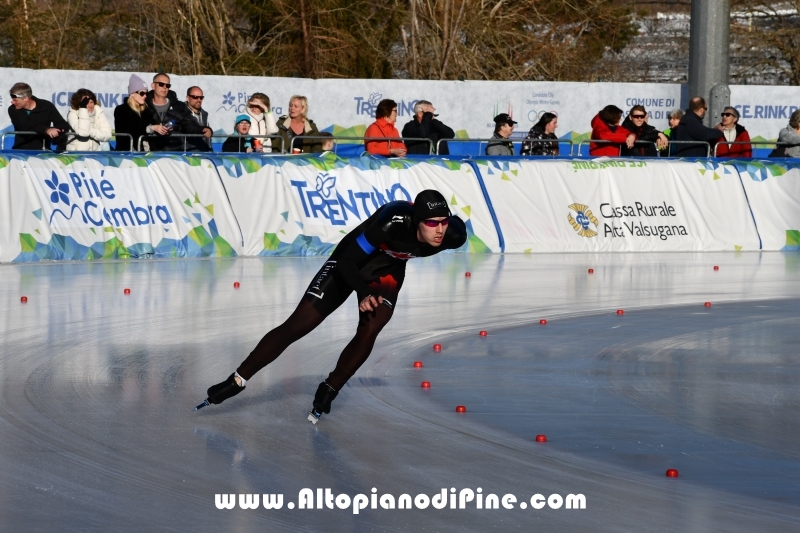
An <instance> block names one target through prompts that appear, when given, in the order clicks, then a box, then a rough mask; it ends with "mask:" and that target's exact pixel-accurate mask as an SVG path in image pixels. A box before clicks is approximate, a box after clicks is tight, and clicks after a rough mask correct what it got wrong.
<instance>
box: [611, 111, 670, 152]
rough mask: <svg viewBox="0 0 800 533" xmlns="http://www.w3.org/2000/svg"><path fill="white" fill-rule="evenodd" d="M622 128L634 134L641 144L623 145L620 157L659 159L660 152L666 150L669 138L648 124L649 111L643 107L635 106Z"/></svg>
mask: <svg viewBox="0 0 800 533" xmlns="http://www.w3.org/2000/svg"><path fill="white" fill-rule="evenodd" d="M622 127H623V128H625V129H626V130H628V131H629V132H631V133H633V134H634V135H635V136H636V140H637V141H640V142H639V144H636V142H633V143H631V144H623V145H622V146H621V148H620V152H619V155H621V156H627V157H658V150H661V149H662V148H666V147H667V144H668V140H667V137H666V136H665V135H664V134H663V133H661V132H660V131H658V130H657V129H655V128H654V127H653V126H651V125H650V124H648V123H647V111H646V110H645V108H644V106H643V105H635V106H633V107H632V108H631V111H630V113H628V116H627V117H625V120H624V121H623V123H622Z"/></svg>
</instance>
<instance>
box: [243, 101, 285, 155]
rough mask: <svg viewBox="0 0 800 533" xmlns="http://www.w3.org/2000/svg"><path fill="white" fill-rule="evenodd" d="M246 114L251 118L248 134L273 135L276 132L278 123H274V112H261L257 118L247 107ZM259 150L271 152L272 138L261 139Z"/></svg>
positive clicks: (266, 152)
mask: <svg viewBox="0 0 800 533" xmlns="http://www.w3.org/2000/svg"><path fill="white" fill-rule="evenodd" d="M247 114H248V115H250V118H251V119H252V120H251V121H250V133H249V134H248V135H275V134H276V133H278V125H277V124H276V123H275V113H273V112H272V111H270V112H269V113H262V114H261V115H260V116H259V117H258V118H256V117H255V116H253V114H252V113H250V109H249V108H248V109H247ZM261 147H262V148H261V151H262V152H264V153H265V154H268V153H270V152H272V139H261Z"/></svg>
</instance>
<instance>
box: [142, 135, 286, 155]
mask: <svg viewBox="0 0 800 533" xmlns="http://www.w3.org/2000/svg"><path fill="white" fill-rule="evenodd" d="M170 137H172V138H182V139H183V153H186V152H187V150H186V148H187V146H188V145H187V139H190V138H195V139H197V138H203V139H208V140H209V141H210V140H212V139H228V137H242V138H245V137H251V138H253V139H280V138H281V136H280V135H278V134H273V135H250V134H247V135H239V134H236V133H234V134H233V135H215V134H212V135H211V136H210V137H206V136H205V134H203V133H169V134H167V135H159V134H158V133H148V134H146V135H142V136H141V137H139V144H138V146H137V150H138V151H139V152H141V151H142V146H143V144H144V141H145V139H169V138H170ZM208 148H209V150H208V151H211V146H209V147H208ZM281 153H283V151H281Z"/></svg>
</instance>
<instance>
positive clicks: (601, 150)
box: [589, 105, 636, 157]
mask: <svg viewBox="0 0 800 533" xmlns="http://www.w3.org/2000/svg"><path fill="white" fill-rule="evenodd" d="M620 120H622V109H620V108H618V107H617V106H615V105H607V106H605V107H604V108H603V109H601V110H600V112H599V113H598V114H596V115H595V116H594V118H593V119H592V140H594V141H611V142H604V143H594V142H593V143H590V144H589V155H591V156H594V157H599V156H609V157H619V154H620V148H622V145H623V144H624V145H625V146H627V147H628V148H633V143H635V142H636V135H635V134H634V133H631V132H630V131H628V130H626V129H625V128H623V127H622V126H620V125H619V122H620Z"/></svg>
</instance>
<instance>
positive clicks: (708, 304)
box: [703, 302, 711, 307]
mask: <svg viewBox="0 0 800 533" xmlns="http://www.w3.org/2000/svg"><path fill="white" fill-rule="evenodd" d="M703 305H705V306H706V307H711V302H706V303H704V304H703Z"/></svg>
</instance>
